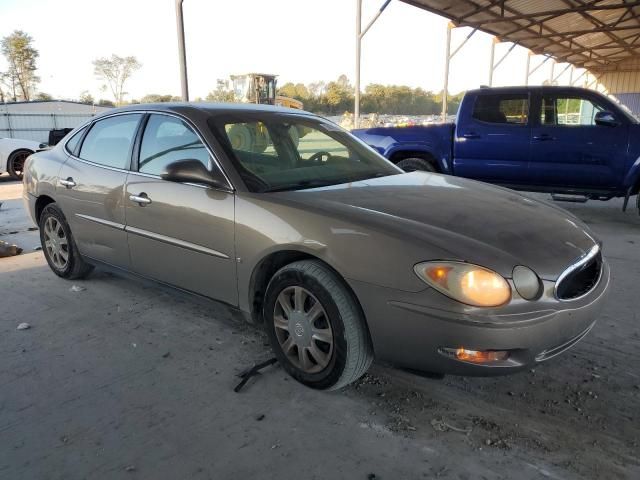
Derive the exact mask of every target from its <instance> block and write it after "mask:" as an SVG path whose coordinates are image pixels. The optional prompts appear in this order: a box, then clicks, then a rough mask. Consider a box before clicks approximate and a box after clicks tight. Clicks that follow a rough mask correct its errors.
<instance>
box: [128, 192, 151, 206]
mask: <svg viewBox="0 0 640 480" xmlns="http://www.w3.org/2000/svg"><path fill="white" fill-rule="evenodd" d="M129 200H131V201H132V202H135V203H137V204H139V205H140V206H141V207H143V206H145V205H149V204H150V203H151V199H150V198H149V197H147V194H146V193H144V192H143V193H141V194H140V195H129Z"/></svg>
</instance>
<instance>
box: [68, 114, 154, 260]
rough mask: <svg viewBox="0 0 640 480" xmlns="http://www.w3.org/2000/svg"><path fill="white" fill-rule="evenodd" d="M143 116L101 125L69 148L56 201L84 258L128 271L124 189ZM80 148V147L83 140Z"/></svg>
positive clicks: (104, 121)
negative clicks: (136, 135)
mask: <svg viewBox="0 0 640 480" xmlns="http://www.w3.org/2000/svg"><path fill="white" fill-rule="evenodd" d="M141 118H142V114H126V115H115V116H112V117H107V118H105V119H102V120H98V121H96V122H95V123H93V124H92V125H91V126H90V127H88V128H90V130H89V132H88V133H87V134H86V136H85V137H84V140H82V137H83V136H84V131H82V132H79V133H78V134H77V135H75V136H74V137H73V138H72V139H71V140H70V141H69V142H68V143H67V145H65V148H66V149H67V154H68V155H69V158H68V160H67V161H66V162H65V164H64V165H63V166H62V168H61V170H60V174H59V178H60V179H59V182H60V185H58V187H57V189H58V201H59V203H60V206H61V208H62V211H63V212H64V214H65V215H66V217H67V222H68V223H69V226H70V227H71V232H72V233H73V237H74V239H75V241H76V244H77V245H78V249H79V250H80V253H81V254H82V255H85V256H88V257H91V258H93V259H96V260H100V261H102V262H106V263H109V264H111V265H116V266H119V267H123V268H128V267H129V249H128V246H127V238H126V233H125V231H124V228H125V223H126V222H125V204H124V189H125V182H126V178H127V173H128V169H129V166H130V163H131V150H132V145H133V139H134V137H135V134H136V129H137V127H138V123H139V122H140V120H141ZM81 140H82V143H81V144H80V141H81Z"/></svg>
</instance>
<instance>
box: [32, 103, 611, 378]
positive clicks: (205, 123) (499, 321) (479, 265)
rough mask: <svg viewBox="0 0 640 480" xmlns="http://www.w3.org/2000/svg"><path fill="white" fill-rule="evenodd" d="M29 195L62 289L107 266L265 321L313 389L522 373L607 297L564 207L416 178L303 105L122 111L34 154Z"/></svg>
mask: <svg viewBox="0 0 640 480" xmlns="http://www.w3.org/2000/svg"><path fill="white" fill-rule="evenodd" d="M24 182H25V193H24V198H25V202H26V205H27V208H28V210H29V212H30V214H31V216H32V218H33V220H34V222H35V223H36V224H38V225H39V226H40V228H41V238H42V239H43V249H44V250H45V254H46V256H47V260H48V261H49V264H50V266H51V267H52V269H53V270H54V272H56V273H57V274H58V275H60V276H63V277H66V278H74V275H75V276H76V278H77V276H80V275H81V274H82V275H84V274H85V273H87V272H88V271H89V269H90V265H99V264H107V265H110V266H113V267H117V268H119V269H123V270H126V271H129V272H132V273H135V274H137V275H140V276H143V277H147V278H151V279H153V280H156V281H159V282H162V283H165V284H169V285H172V286H175V287H178V288H180V289H182V290H186V291H189V292H193V293H195V294H199V295H203V296H206V297H209V298H212V299H214V300H217V301H221V302H224V303H226V304H228V305H230V306H232V307H234V308H236V309H238V310H239V311H241V312H243V313H244V314H245V315H246V318H247V319H248V320H249V321H251V322H254V323H264V324H265V328H266V329H267V333H269V336H270V339H271V343H272V346H273V348H274V351H275V353H276V355H277V356H278V358H279V360H280V361H281V363H283V366H284V367H285V368H286V369H287V371H289V373H291V374H292V375H293V376H294V377H295V378H297V379H298V380H300V381H302V382H303V383H305V384H307V385H309V386H312V387H315V388H339V387H341V386H343V385H345V384H347V383H349V382H351V381H353V380H355V379H356V378H357V377H358V376H360V375H362V374H363V373H364V371H366V368H367V367H368V366H369V364H370V362H371V359H372V358H373V357H374V356H375V358H376V359H378V360H380V361H383V362H387V363H390V364H393V365H396V366H398V367H404V368H410V369H414V370H421V371H428V372H440V373H454V374H462V375H495V374H504V373H510V372H515V371H518V370H520V369H523V368H525V367H527V366H530V365H533V364H536V363H538V362H541V361H544V360H547V359H548V358H551V357H553V356H555V355H557V354H558V353H560V352H562V351H564V350H566V349H567V348H569V347H570V346H572V345H573V344H574V343H576V342H577V341H578V340H580V339H581V338H582V337H583V336H584V335H586V334H587V333H588V331H589V330H590V329H591V327H592V326H593V324H594V322H595V320H596V319H597V316H598V313H599V311H600V309H601V308H602V301H603V299H604V297H605V293H606V290H607V287H608V284H609V268H608V265H607V262H606V260H605V259H604V258H603V257H602V253H601V250H600V244H599V242H598V241H597V239H595V238H594V236H593V234H592V233H591V232H590V230H589V229H588V228H587V227H586V226H585V225H584V224H582V223H581V222H580V221H579V220H578V219H576V218H574V217H573V216H571V215H570V214H568V213H567V212H565V211H563V210H560V209H558V208H556V207H554V206H551V205H547V204H545V203H541V202H539V201H536V200H533V199H531V198H529V197H526V196H523V195H521V194H518V193H515V192H513V191H511V190H507V189H503V188H500V187H495V186H490V185H488V184H484V183H480V182H476V181H471V180H466V179H462V178H455V177H450V176H444V175H440V174H434V173H427V172H413V173H403V172H402V171H401V170H400V169H398V168H397V167H395V166H394V165H393V164H391V163H390V162H388V161H387V160H385V159H384V158H383V157H382V156H380V155H379V154H377V153H376V152H374V151H373V150H372V149H370V148H369V147H367V146H366V145H365V144H364V143H362V142H360V141H359V140H357V139H356V138H355V137H353V136H351V135H350V134H348V133H347V132H345V131H343V130H342V129H340V128H339V127H338V126H336V125H334V124H332V123H330V122H328V121H326V120H324V119H322V118H320V117H317V116H314V115H312V114H309V113H306V112H300V111H291V110H289V109H282V108H275V107H262V106H239V105H238V106H233V105H215V104H198V105H193V104H163V105H145V106H135V107H128V108H124V109H118V110H113V111H111V112H109V113H108V114H105V115H102V116H100V117H96V118H95V119H93V120H92V121H91V122H89V123H88V124H86V125H83V126H81V127H79V128H78V129H76V130H74V131H73V132H71V133H70V134H69V135H68V136H67V137H66V138H65V140H64V141H62V142H60V144H58V145H57V146H56V147H55V148H54V149H52V150H50V151H46V152H41V153H37V154H35V155H33V156H32V157H30V159H29V161H28V163H27V168H26V171H25V179H24ZM65 225H66V226H65ZM56 232H57V233H56ZM65 245H66V246H65ZM65 248H66V250H65ZM56 252H57V254H56ZM65 257H66V259H67V260H66V263H65ZM56 259H57V262H56ZM61 265H62V267H61ZM85 267H86V268H85ZM83 268H84V269H83ZM65 269H66V270H65ZM69 272H71V273H69ZM483 289H486V291H484V290H483ZM489 290H491V291H490V292H489ZM494 294H495V295H494Z"/></svg>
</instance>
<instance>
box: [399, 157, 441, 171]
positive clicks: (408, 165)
mask: <svg viewBox="0 0 640 480" xmlns="http://www.w3.org/2000/svg"><path fill="white" fill-rule="evenodd" d="M396 165H397V166H398V167H400V168H401V169H402V170H404V171H405V172H415V171H416V170H421V171H423V172H436V168H435V167H434V166H433V164H432V163H431V162H430V161H429V160H425V159H424V158H417V157H411V158H405V159H403V160H400V161H399V162H398V163H396Z"/></svg>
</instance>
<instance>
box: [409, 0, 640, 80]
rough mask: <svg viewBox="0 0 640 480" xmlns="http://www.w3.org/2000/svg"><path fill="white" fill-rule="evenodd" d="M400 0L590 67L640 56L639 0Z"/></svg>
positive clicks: (613, 67)
mask: <svg viewBox="0 0 640 480" xmlns="http://www.w3.org/2000/svg"><path fill="white" fill-rule="evenodd" d="M402 1H403V2H405V3H408V4H410V5H413V6H416V7H418V8H422V9H424V10H427V11H429V12H432V13H435V14H438V15H441V16H444V17H446V18H449V19H450V20H451V21H452V22H453V23H454V24H455V25H456V26H459V27H464V26H468V27H473V28H477V29H478V30H481V31H484V32H486V33H489V34H492V35H495V36H497V37H498V38H499V39H500V40H501V41H507V42H513V43H517V44H518V45H521V46H523V47H526V48H528V49H530V50H531V51H533V52H534V53H536V54H544V55H549V56H551V57H553V58H555V59H556V60H557V61H559V62H569V63H572V64H574V65H576V66H578V67H584V68H588V69H589V70H591V71H596V72H597V71H610V70H616V69H617V68H616V67H617V64H618V63H620V62H624V61H625V60H630V59H639V58H640V1H631V0H402ZM625 63H628V62H625Z"/></svg>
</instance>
